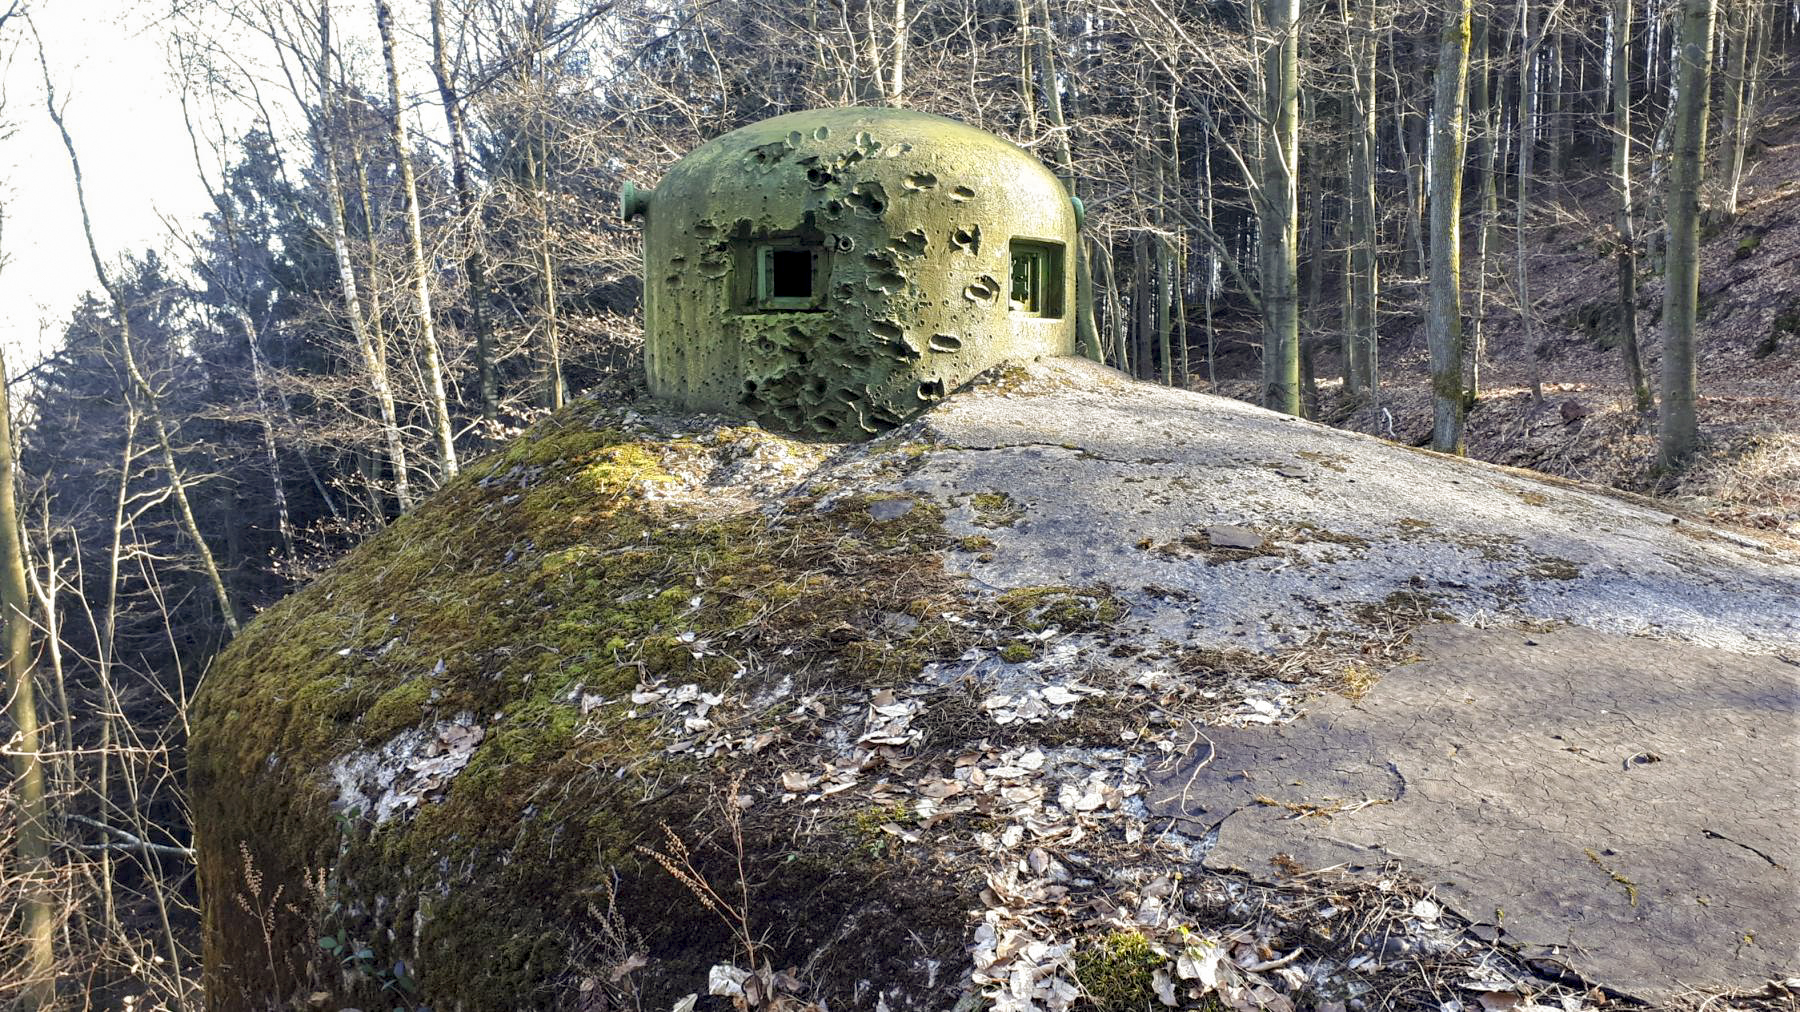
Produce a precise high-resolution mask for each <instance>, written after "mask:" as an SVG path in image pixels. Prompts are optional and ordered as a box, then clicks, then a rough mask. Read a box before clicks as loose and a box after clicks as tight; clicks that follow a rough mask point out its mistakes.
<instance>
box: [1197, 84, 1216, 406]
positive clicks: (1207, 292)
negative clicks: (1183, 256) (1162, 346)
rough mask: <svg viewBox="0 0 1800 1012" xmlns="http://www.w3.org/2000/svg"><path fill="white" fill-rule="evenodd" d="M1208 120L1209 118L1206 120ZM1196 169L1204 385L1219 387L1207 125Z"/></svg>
mask: <svg viewBox="0 0 1800 1012" xmlns="http://www.w3.org/2000/svg"><path fill="white" fill-rule="evenodd" d="M1207 122H1208V123H1210V122H1211V120H1210V118H1209V119H1208V121H1207ZM1200 171H1201V173H1202V177H1201V186H1202V188H1203V189H1202V191H1201V200H1202V201H1203V202H1204V207H1203V209H1202V213H1204V214H1205V215H1206V235H1207V238H1208V240H1210V241H1209V242H1208V243H1207V244H1206V281H1205V283H1204V286H1203V288H1202V291H1203V293H1204V294H1203V296H1202V299H1203V302H1204V305H1205V309H1204V310H1203V311H1204V313H1205V314H1206V388H1207V389H1208V390H1214V391H1216V390H1218V388H1219V366H1218V361H1219V355H1218V336H1217V334H1216V333H1215V332H1214V330H1213V283H1214V281H1215V280H1216V279H1217V278H1218V276H1219V249H1218V246H1217V245H1216V243H1217V241H1218V234H1217V233H1216V232H1214V231H1213V224H1214V221H1213V179H1212V130H1211V129H1210V128H1208V129H1207V131H1206V132H1205V133H1204V134H1202V135H1201V139H1200Z"/></svg>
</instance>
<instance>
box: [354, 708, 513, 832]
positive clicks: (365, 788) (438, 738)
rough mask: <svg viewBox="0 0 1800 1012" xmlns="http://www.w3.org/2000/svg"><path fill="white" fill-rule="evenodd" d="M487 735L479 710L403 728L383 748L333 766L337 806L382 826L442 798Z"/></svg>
mask: <svg viewBox="0 0 1800 1012" xmlns="http://www.w3.org/2000/svg"><path fill="white" fill-rule="evenodd" d="M485 736H486V732H485V731H484V730H483V729H482V728H481V726H480V725H478V724H476V723H475V717H474V715H473V714H470V713H459V714H457V715H456V716H455V717H454V718H452V719H450V720H440V721H438V722H437V723H435V724H433V725H431V726H430V727H420V728H412V729H410V730H406V731H402V732H400V733H399V734H397V735H395V736H394V737H392V738H390V739H388V740H387V742H385V743H384V744H383V745H382V746H381V747H380V748H376V749H357V750H356V751H354V752H351V753H348V754H346V755H343V756H339V757H338V759H337V761H336V762H333V763H332V764H331V769H330V774H331V779H332V781H333V782H334V783H336V784H337V800H336V801H335V802H334V803H333V807H334V808H336V809H337V810H339V811H342V812H349V811H357V812H361V813H363V814H364V815H367V816H371V817H373V818H374V820H375V822H376V823H377V824H380V823H382V822H386V821H387V820H388V819H390V818H392V817H394V816H396V815H404V814H406V813H408V812H410V811H412V810H413V809H414V808H416V807H418V806H419V805H420V804H422V803H424V802H426V801H430V800H435V799H436V798H438V797H441V796H442V792H443V790H444V788H445V787H446V786H447V785H448V784H449V783H450V781H451V780H452V779H453V778H455V776H456V775H457V774H458V773H460V772H462V769H463V767H465V766H467V765H468V764H469V759H470V758H471V757H473V756H474V754H475V747H476V746H478V745H480V744H481V740H482V738H484V737H485Z"/></svg>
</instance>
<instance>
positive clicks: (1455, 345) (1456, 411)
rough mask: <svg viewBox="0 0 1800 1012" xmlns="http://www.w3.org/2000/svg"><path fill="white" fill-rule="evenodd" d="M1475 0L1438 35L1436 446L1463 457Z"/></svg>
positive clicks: (1462, 2) (1432, 330)
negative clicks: (1467, 159)
mask: <svg viewBox="0 0 1800 1012" xmlns="http://www.w3.org/2000/svg"><path fill="white" fill-rule="evenodd" d="M1470 8H1471V0H1459V2H1458V4H1457V6H1455V7H1453V8H1450V9H1448V10H1447V11H1446V13H1445V18H1444V26H1443V29H1442V31H1441V32H1440V33H1439V36H1438V66H1437V88H1436V97H1435V99H1434V101H1433V110H1434V112H1433V116H1432V119H1433V121H1434V129H1433V137H1432V151H1431V295H1430V301H1429V306H1428V309H1427V319H1426V325H1425V333H1426V339H1427V341H1428V343H1429V344H1430V346H1431V388H1432V426H1431V446H1432V449H1434V450H1437V451H1438V452H1439V453H1455V454H1461V453H1462V452H1463V390H1464V387H1463V334H1462V177H1463V155H1464V151H1465V144H1466V141H1467V137H1466V133H1465V131H1464V128H1463V124H1464V120H1465V118H1466V109H1467V105H1468V87H1469V16H1470Z"/></svg>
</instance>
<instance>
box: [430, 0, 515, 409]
mask: <svg viewBox="0 0 1800 1012" xmlns="http://www.w3.org/2000/svg"><path fill="white" fill-rule="evenodd" d="M431 73H432V76H433V77H434V78H435V79H436V80H437V89H438V99H439V101H441V102H443V104H444V123H445V125H446V126H447V127H448V128H449V130H450V179H451V182H452V184H453V185H454V186H455V188H456V206H457V210H458V211H459V212H461V214H462V220H463V227H464V228H466V229H467V230H468V239H467V241H468V243H469V250H468V253H467V254H466V255H465V256H464V257H463V271H464V272H465V273H466V274H467V275H468V277H469V324H470V326H471V328H472V329H473V330H474V331H475V369H476V388H477V390H478V394H479V397H480V401H481V418H482V420H483V421H486V422H492V421H494V419H495V417H496V414H497V412H498V411H499V405H500V385H499V381H498V379H497V378H496V376H495V371H494V345H493V341H494V338H493V335H492V334H491V333H490V332H489V328H488V319H487V297H488V285H487V256H486V254H485V252H484V251H483V248H482V228H481V220H480V212H481V209H480V206H479V204H478V203H477V201H476V199H475V183H474V181H473V180H472V179H470V177H469V138H468V126H467V124H466V123H465V121H464V117H463V107H462V96H461V95H459V94H457V91H456V78H455V77H454V76H453V75H452V74H451V72H450V56H449V52H448V47H446V46H445V44H444V0H431Z"/></svg>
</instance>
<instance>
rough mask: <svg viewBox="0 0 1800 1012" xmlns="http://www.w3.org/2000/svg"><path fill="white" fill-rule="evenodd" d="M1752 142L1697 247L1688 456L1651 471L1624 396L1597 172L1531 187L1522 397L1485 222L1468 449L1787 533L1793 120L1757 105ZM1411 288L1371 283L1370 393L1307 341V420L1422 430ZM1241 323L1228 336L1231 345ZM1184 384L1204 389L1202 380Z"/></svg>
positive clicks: (1798, 438)
mask: <svg viewBox="0 0 1800 1012" xmlns="http://www.w3.org/2000/svg"><path fill="white" fill-rule="evenodd" d="M1770 105H1771V106H1772V107H1774V108H1777V109H1779V108H1782V105H1781V104H1780V103H1774V102H1772V103H1770ZM1758 139H1759V142H1760V143H1759V144H1758V145H1757V146H1756V147H1755V148H1753V150H1752V158H1751V160H1750V161H1749V163H1748V166H1747V170H1746V181H1745V185H1744V190H1743V193H1742V196H1741V198H1740V202H1739V213H1738V215H1737V217H1736V219H1735V220H1733V221H1731V222H1728V223H1718V224H1714V225H1712V226H1711V227H1709V228H1708V230H1707V232H1706V236H1705V238H1704V239H1703V242H1702V247H1701V256H1702V268H1701V279H1700V292H1701V298H1700V305H1701V314H1702V316H1701V323H1700V329H1699V334H1698V345H1699V347H1698V355H1699V370H1700V394H1701V402H1700V424H1701V431H1702V437H1703V439H1704V445H1703V448H1702V451H1701V453H1700V456H1699V457H1698V458H1697V459H1696V460H1695V461H1694V463H1693V465H1692V466H1691V467H1690V468H1688V469H1687V470H1686V471H1685V472H1683V473H1681V474H1679V475H1673V476H1670V475H1660V474H1658V473H1657V472H1656V471H1655V469H1654V466H1653V465H1654V463H1655V456H1656V417H1655V414H1654V413H1651V414H1649V415H1640V414H1639V413H1638V412H1637V411H1636V410H1634V408H1633V406H1632V398H1631V388H1630V385H1629V383H1628V382H1627V379H1626V373H1625V366H1624V362H1623V360H1622V357H1621V355H1620V352H1619V350H1618V347H1617V325H1616V317H1609V315H1608V314H1609V313H1611V312H1612V311H1613V306H1614V305H1615V304H1616V302H1617V291H1618V282H1617V273H1616V272H1617V266H1616V261H1615V260H1614V258H1613V256H1612V254H1611V252H1610V248H1609V245H1608V244H1609V241H1610V236H1611V235H1612V226H1611V215H1612V206H1613V204H1612V201H1613V197H1612V194H1611V190H1610V189H1609V187H1608V183H1607V181H1606V180H1605V179H1604V178H1602V177H1598V176H1596V177H1594V178H1591V179H1588V180H1585V181H1583V182H1579V183H1577V184H1575V185H1572V186H1570V187H1567V188H1565V189H1561V190H1558V191H1555V192H1552V193H1549V194H1545V195H1543V196H1544V198H1545V199H1546V202H1547V203H1548V204H1549V206H1548V207H1547V208H1546V211H1545V213H1544V216H1543V217H1542V218H1541V219H1540V224H1539V225H1538V226H1537V227H1536V228H1535V229H1534V230H1533V233H1532V234H1531V235H1530V236H1529V237H1528V239H1527V255H1528V257H1529V259H1530V262H1531V265H1532V272H1533V273H1532V288H1533V291H1534V293H1535V295H1536V298H1535V300H1534V301H1536V303H1537V317H1536V320H1537V322H1536V326H1535V329H1536V337H1537V341H1536V342H1535V343H1536V345H1537V348H1538V351H1537V353H1536V357H1537V360H1538V361H1537V363H1536V364H1537V368H1538V370H1539V371H1540V379H1541V382H1542V384H1543V395H1544V396H1543V400H1542V401H1541V402H1539V401H1534V399H1533V397H1532V394H1531V378H1532V376H1531V374H1532V371H1533V370H1532V364H1533V363H1532V355H1531V354H1530V353H1529V352H1528V351H1527V349H1526V341H1525V339H1524V336H1523V331H1522V328H1521V326H1520V323H1519V316H1518V313H1517V310H1516V305H1517V303H1516V300H1515V299H1514V298H1513V296H1512V293H1511V290H1510V288H1509V287H1508V285H1509V282H1508V280H1507V278H1506V277H1505V275H1504V274H1503V273H1502V272H1503V268H1506V267H1510V264H1511V260H1512V256H1513V246H1512V237H1511V231H1510V229H1508V228H1505V227H1502V228H1500V229H1498V230H1497V231H1496V237H1495V248H1494V249H1493V250H1491V251H1490V264H1489V268H1490V280H1489V289H1488V294H1487V309H1486V312H1485V314H1484V317H1485V326H1486V328H1487V343H1488V347H1487V355H1486V357H1485V359H1484V360H1483V362H1482V365H1481V387H1482V389H1481V397H1480V400H1479V402H1478V403H1477V404H1476V406H1475V409H1474V410H1473V411H1472V412H1471V413H1470V415H1469V419H1468V432H1467V437H1468V453H1469V456H1471V457H1474V458H1477V459H1480V460H1486V461H1491V462H1494V463H1499V464H1507V465H1511V466H1515V467H1528V468H1533V469H1535V470H1538V471H1541V472H1545V473H1548V474H1553V475H1556V476H1559V477H1565V478H1572V479H1578V480H1582V481H1591V482H1596V483H1599V484H1603V485H1608V486H1612V487H1614V488H1619V489H1623V490H1627V491H1632V492H1639V493H1645V494H1651V495H1657V496H1659V497H1668V498H1669V499H1670V500H1671V501H1672V503H1673V504H1674V505H1678V506H1681V507H1684V508H1686V509H1689V510H1692V511H1694V512H1697V513H1701V514H1704V515H1706V516H1708V517H1710V518H1712V519H1715V520H1719V521H1723V522H1727V523H1733V524H1737V525H1741V526H1744V527H1749V528H1754V529H1758V530H1763V531H1768V532H1772V533H1778V534H1782V535H1786V536H1789V537H1800V120H1797V119H1796V118H1795V117H1793V116H1792V115H1789V116H1786V117H1780V116H1777V117H1775V118H1772V119H1770V120H1769V121H1768V122H1766V123H1765V124H1764V126H1763V128H1762V131H1761V133H1760V136H1759V138H1758ZM1640 185H1641V184H1640ZM1472 227H1473V224H1472V223H1471V224H1470V225H1469V226H1468V228H1472ZM1465 238H1466V239H1468V245H1467V247H1466V249H1465V256H1464V284H1465V287H1466V288H1467V289H1472V288H1473V286H1474V275H1473V271H1474V264H1475V258H1474V256H1473V240H1472V238H1471V237H1469V236H1468V234H1467V231H1465ZM1638 278H1639V291H1638V313H1637V325H1638V334H1639V342H1640V344H1641V346H1642V349H1643V356H1644V369H1645V372H1646V374H1647V375H1648V376H1649V377H1650V383H1651V388H1652V390H1655V389H1656V387H1657V386H1658V377H1659V376H1660V369H1661V353H1660V348H1661V335H1662V327H1661V322H1662V321H1661V315H1662V314H1661V308H1662V279H1661V276H1660V274H1659V273H1658V272H1657V271H1655V270H1653V269H1652V267H1651V266H1650V265H1649V264H1648V263H1645V262H1643V261H1642V260H1640V263H1639V271H1638ZM1418 284H1419V282H1418V280H1416V279H1413V280H1409V279H1403V278H1402V279H1393V278H1389V279H1385V280H1384V288H1385V289H1386V292H1387V295H1388V297H1389V299H1390V305H1391V306H1393V307H1394V311H1393V315H1392V316H1391V317H1389V318H1388V319H1387V320H1385V321H1384V324H1383V333H1382V337H1383V357H1384V360H1383V362H1382V387H1383V389H1382V391H1381V397H1380V400H1379V402H1378V405H1373V406H1372V405H1370V404H1369V403H1368V402H1366V401H1362V402H1356V403H1351V402H1349V401H1347V400H1346V399H1345V398H1344V397H1342V395H1341V391H1342V382H1341V380H1339V379H1338V378H1337V376H1338V375H1339V371H1340V369H1341V365H1340V360H1339V358H1338V356H1337V355H1336V354H1335V353H1333V354H1321V355H1320V356H1319V358H1318V361H1317V363H1316V371H1317V375H1318V388H1319V398H1318V404H1317V410H1316V417H1317V419H1318V420H1319V421H1323V422H1328V423H1330V424H1333V425H1339V426H1342V427H1345V428H1352V429H1357V430H1359V431H1363V432H1370V433H1375V434H1378V435H1381V436H1384V437H1387V438H1390V439H1394V440H1396V441H1398V442H1404V443H1409V444H1413V445H1425V444H1427V443H1429V441H1430V434H1431V390H1430V385H1429V378H1428V355H1427V350H1426V346H1425V334H1424V327H1423V322H1422V320H1421V318H1420V316H1419V315H1418V314H1417V313H1414V312H1412V311H1411V306H1413V305H1415V304H1416V303H1417V300H1416V298H1414V297H1413V296H1412V291H1411V289H1413V288H1415V287H1416V286H1417V285H1418ZM1469 302H1470V304H1472V303H1473V299H1472V298H1470V299H1469ZM1321 336H1322V335H1321ZM1254 337H1255V335H1254V334H1243V335H1236V334H1234V335H1231V338H1230V339H1234V340H1236V341H1238V342H1242V343H1240V344H1239V347H1244V345H1245V344H1247V343H1249V342H1250V341H1253V340H1254ZM1228 340H1229V339H1228ZM1233 365H1235V366H1237V368H1231V369H1227V367H1226V362H1225V361H1224V360H1222V362H1221V375H1220V383H1219V387H1220V389H1219V392H1220V393H1224V394H1228V395H1231V396H1234V397H1239V398H1242V399H1245V400H1254V399H1256V396H1257V381H1256V379H1255V374H1254V371H1253V370H1254V369H1255V367H1256V363H1255V360H1254V358H1252V357H1250V356H1242V357H1239V358H1237V359H1236V360H1235V361H1234V362H1233ZM1246 367H1247V368H1246ZM1196 371H1197V372H1198V371H1199V370H1198V369H1196ZM1198 385H1199V386H1200V387H1201V388H1202V389H1204V388H1205V383H1204V381H1203V380H1202V381H1199V383H1198Z"/></svg>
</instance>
